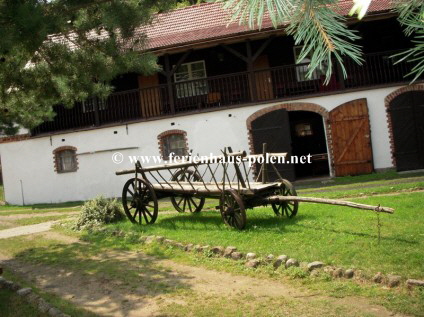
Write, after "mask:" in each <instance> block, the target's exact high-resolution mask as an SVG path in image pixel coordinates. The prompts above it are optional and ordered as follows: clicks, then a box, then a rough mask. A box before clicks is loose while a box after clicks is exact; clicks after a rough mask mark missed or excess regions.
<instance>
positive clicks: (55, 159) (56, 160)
mask: <svg viewBox="0 0 424 317" xmlns="http://www.w3.org/2000/svg"><path fill="white" fill-rule="evenodd" d="M66 150H71V151H74V152H75V154H74V155H75V168H74V169H73V170H70V171H60V170H59V154H60V152H62V151H66ZM76 152H77V148H76V147H73V146H69V145H65V146H60V147H58V148H56V149H54V150H53V152H52V153H53V162H54V171H55V172H56V173H58V174H62V173H71V172H76V171H77V170H78V156H77V155H76Z"/></svg>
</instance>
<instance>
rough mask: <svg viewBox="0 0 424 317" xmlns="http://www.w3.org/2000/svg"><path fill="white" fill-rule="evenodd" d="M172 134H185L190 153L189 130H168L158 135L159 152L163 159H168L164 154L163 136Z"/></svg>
mask: <svg viewBox="0 0 424 317" xmlns="http://www.w3.org/2000/svg"><path fill="white" fill-rule="evenodd" d="M172 134H182V135H183V136H184V141H185V149H186V152H187V153H188V140H187V132H186V131H184V130H177V129H174V130H167V131H164V132H162V133H161V134H159V135H158V145H159V154H160V156H161V157H162V158H163V159H167V158H165V157H164V156H163V138H164V137H166V136H168V135H172Z"/></svg>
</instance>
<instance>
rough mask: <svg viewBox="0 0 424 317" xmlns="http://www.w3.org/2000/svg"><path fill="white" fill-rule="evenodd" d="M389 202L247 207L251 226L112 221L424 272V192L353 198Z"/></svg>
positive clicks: (210, 220)
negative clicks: (384, 209) (283, 210)
mask: <svg viewBox="0 0 424 317" xmlns="http://www.w3.org/2000/svg"><path fill="white" fill-rule="evenodd" d="M354 200H355V201H357V202H362V203H366V204H372V205H377V204H381V205H384V206H390V207H393V208H395V210H396V211H395V213H394V214H392V215H389V214H380V221H381V223H382V227H381V240H380V244H379V243H378V230H377V215H376V214H375V213H373V212H370V211H362V210H357V209H351V208H347V207H338V206H328V205H320V204H307V203H301V205H300V207H299V213H298V215H297V216H296V217H294V218H292V219H287V218H279V217H276V216H274V214H273V212H272V209H271V208H270V207H268V208H266V207H264V208H256V209H254V210H248V211H247V227H246V230H243V231H237V230H233V229H230V228H228V227H226V226H225V225H224V224H223V222H222V220H221V217H220V215H219V214H218V213H217V212H202V213H199V214H188V213H185V214H177V213H175V214H159V217H158V220H157V221H156V223H155V224H154V225H151V226H141V227H140V226H137V225H133V224H131V223H130V222H122V223H118V224H113V225H110V226H113V227H117V228H119V229H122V230H124V231H136V232H141V233H143V234H146V235H162V236H165V237H166V238H169V239H174V240H177V241H179V242H183V243H194V244H202V245H211V246H214V245H221V246H229V245H231V246H236V247H237V248H238V249H239V250H240V251H242V252H255V253H258V254H260V255H262V256H266V255H267V254H274V255H280V254H287V255H289V256H290V257H294V258H297V259H298V260H299V261H316V260H319V261H323V262H325V263H327V264H332V265H338V266H344V267H346V268H350V267H353V268H360V269H363V270H365V271H366V272H369V273H370V274H372V273H375V272H377V271H381V272H383V273H393V274H399V275H402V276H404V277H411V278H423V277H424V265H422V261H423V254H424V232H423V228H424V217H423V213H424V207H423V206H424V194H423V193H421V192H419V193H405V194H402V195H396V196H380V197H370V198H365V199H354Z"/></svg>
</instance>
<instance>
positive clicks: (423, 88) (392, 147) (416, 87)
mask: <svg viewBox="0 0 424 317" xmlns="http://www.w3.org/2000/svg"><path fill="white" fill-rule="evenodd" d="M409 91H424V84H416V85H410V86H405V87H402V88H399V89H396V90H395V91H394V92H392V93H391V94H390V95H387V96H386V98H384V105H385V106H386V119H387V127H388V129H389V140H390V152H391V155H392V165H393V166H396V157H395V141H394V138H393V127H392V118H391V116H390V103H391V102H392V100H393V99H395V98H396V97H397V96H399V95H401V94H403V93H405V92H409Z"/></svg>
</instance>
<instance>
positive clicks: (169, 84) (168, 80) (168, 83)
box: [164, 54, 175, 114]
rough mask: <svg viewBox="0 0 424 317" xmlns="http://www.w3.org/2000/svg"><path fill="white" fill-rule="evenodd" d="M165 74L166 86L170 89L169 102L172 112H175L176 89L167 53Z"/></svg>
mask: <svg viewBox="0 0 424 317" xmlns="http://www.w3.org/2000/svg"><path fill="white" fill-rule="evenodd" d="M164 58H165V76H166V87H167V90H168V102H169V107H170V109H171V114H175V101H174V89H173V87H172V72H171V66H170V64H169V55H168V54H165V56H164Z"/></svg>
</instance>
